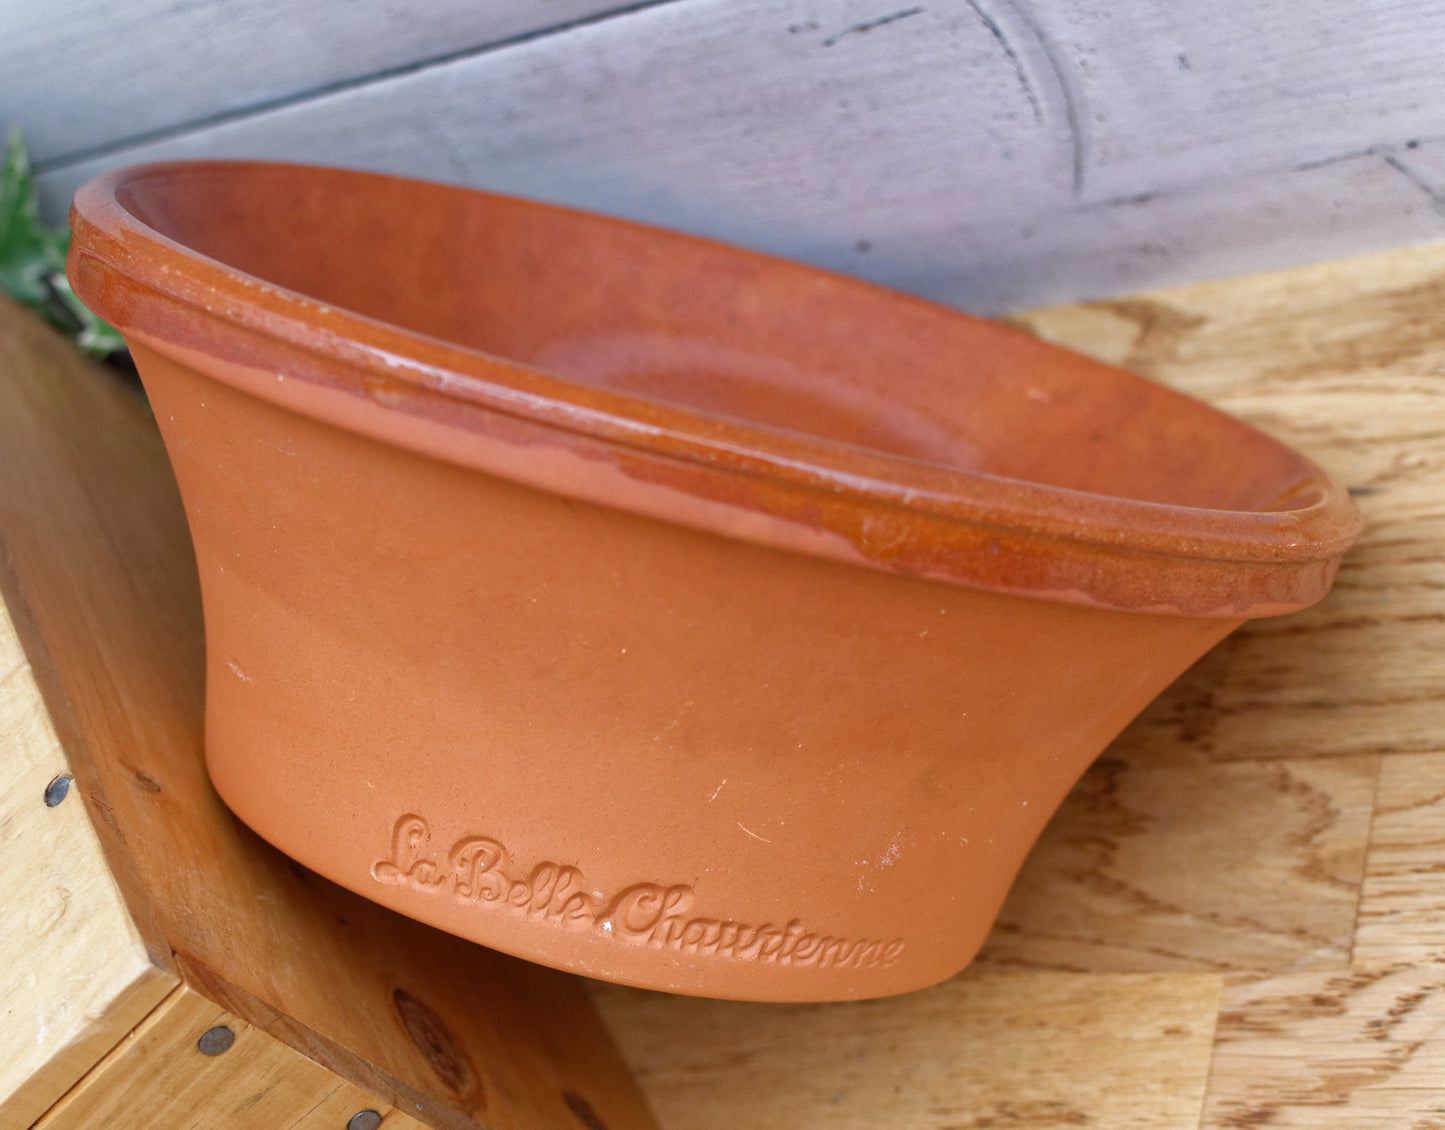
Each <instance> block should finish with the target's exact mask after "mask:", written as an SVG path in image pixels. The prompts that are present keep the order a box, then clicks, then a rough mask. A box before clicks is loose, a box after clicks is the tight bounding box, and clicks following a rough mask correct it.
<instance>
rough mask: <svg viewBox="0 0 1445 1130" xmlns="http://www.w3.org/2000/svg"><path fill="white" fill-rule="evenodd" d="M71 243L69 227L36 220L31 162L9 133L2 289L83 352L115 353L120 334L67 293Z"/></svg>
mask: <svg viewBox="0 0 1445 1130" xmlns="http://www.w3.org/2000/svg"><path fill="white" fill-rule="evenodd" d="M69 245H70V230H69V229H68V228H64V227H62V228H58V229H50V228H47V227H46V226H45V225H44V224H42V223H41V222H40V205H39V201H38V199H37V196H36V192H35V179H34V177H33V176H32V175H31V171H30V158H29V156H28V155H27V154H26V152H25V145H24V143H23V142H22V141H21V140H20V135H19V134H18V133H11V134H10V139H9V141H8V143H7V144H6V146H5V165H4V168H3V169H0V290H3V291H4V292H5V293H6V294H8V295H10V297H11V298H14V299H15V300H16V301H17V302H20V303H22V304H23V305H25V306H28V307H30V308H31V309H32V310H34V311H35V312H36V313H38V314H39V315H40V316H41V317H43V318H44V319H45V320H46V321H48V322H49V323H50V324H51V325H53V326H55V327H57V328H58V329H60V330H63V331H64V332H65V333H68V334H69V335H70V336H71V337H73V338H74V339H75V340H76V342H77V344H79V345H80V347H81V348H82V349H84V350H86V351H87V352H89V353H93V354H96V355H97V356H102V357H103V356H106V355H107V354H110V353H116V352H118V351H120V350H122V349H124V348H125V343H124V342H123V341H122V340H121V337H120V334H119V333H117V332H116V331H115V330H114V329H113V328H112V327H110V326H108V325H106V324H105V323H104V322H103V321H101V320H100V319H99V318H98V317H96V316H95V314H94V313H92V312H91V311H90V309H89V308H87V307H86V305H85V304H84V303H83V302H81V301H80V299H79V298H78V297H76V294H75V291H73V290H71V289H70V281H69V280H68V279H67V278H66V277H65V253H66V251H67V249H68V248H69Z"/></svg>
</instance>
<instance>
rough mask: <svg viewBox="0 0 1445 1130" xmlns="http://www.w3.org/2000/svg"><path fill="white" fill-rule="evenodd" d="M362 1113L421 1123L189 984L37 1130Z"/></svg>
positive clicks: (249, 1125)
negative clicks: (217, 1037) (210, 998)
mask: <svg viewBox="0 0 1445 1130" xmlns="http://www.w3.org/2000/svg"><path fill="white" fill-rule="evenodd" d="M217 1029H220V1030H222V1031H221V1032H217V1031H216V1030H217ZM207 1033H211V1036H210V1037H208V1036H207ZM217 1035H220V1036H222V1037H223V1038H222V1039H221V1041H220V1042H217V1043H214V1044H209V1045H208V1044H206V1043H205V1041H206V1040H207V1039H214V1037H215V1036H217ZM203 1047H208V1048H209V1052H210V1054H208V1053H207V1051H203V1050H202V1048H203ZM221 1048H223V1049H224V1050H217V1049H221ZM363 1111H372V1112H373V1113H375V1114H376V1115H377V1116H378V1118H379V1121H378V1122H377V1123H376V1126H377V1127H386V1130H423V1124H422V1123H420V1122H418V1121H417V1120H416V1119H414V1118H412V1117H410V1116H409V1115H408V1114H406V1113H405V1112H404V1111H398V1110H396V1109H395V1108H394V1107H391V1106H390V1105H388V1104H387V1103H385V1102H383V1101H381V1100H380V1099H378V1098H377V1097H376V1096H375V1095H371V1094H368V1093H367V1092H366V1091H363V1090H362V1089H361V1088H360V1087H356V1086H353V1085H352V1084H350V1083H346V1082H343V1081H342V1080H341V1079H339V1078H337V1077H336V1076H335V1075H333V1074H332V1073H331V1072H329V1071H327V1070H326V1068H324V1067H322V1066H321V1065H320V1064H318V1063H315V1062H313V1061H312V1060H309V1059H307V1058H306V1057H305V1056H303V1055H302V1054H301V1053H300V1052H298V1051H295V1050H294V1049H292V1048H289V1047H287V1046H286V1045H285V1044H283V1043H282V1042H281V1041H280V1040H277V1039H275V1038H273V1037H271V1036H268V1035H267V1034H266V1033H265V1032H262V1031H261V1030H260V1029H258V1028H255V1027H253V1026H252V1025H250V1024H247V1023H246V1022H245V1021H244V1020H241V1019H240V1018H238V1017H236V1016H233V1015H231V1014H230V1013H229V1012H227V1011H226V1010H225V1009H223V1008H221V1007H220V1006H219V1005H217V1004H215V1003H213V1002H212V1001H209V1000H207V999H206V998H205V997H203V996H201V995H200V994H199V993H197V992H194V991H193V990H191V989H188V988H185V987H184V986H183V987H181V988H178V989H176V990H175V991H174V992H173V993H172V994H171V995H170V996H168V997H167V998H165V1000H164V1001H163V1002H162V1004H161V1005H160V1007H158V1008H157V1009H156V1010H155V1011H154V1012H152V1013H151V1014H150V1015H149V1016H147V1017H146V1018H145V1020H144V1021H143V1022H142V1023H141V1024H139V1025H137V1026H136V1028H135V1030H134V1031H132V1032H129V1033H128V1034H127V1035H126V1037H125V1039H123V1040H122V1041H121V1042H120V1043H119V1044H118V1045H117V1046H116V1047H115V1049H114V1050H113V1051H112V1052H111V1053H110V1054H109V1055H108V1056H106V1057H105V1058H104V1059H103V1060H101V1061H100V1062H99V1063H97V1064H96V1065H95V1067H94V1068H93V1069H92V1070H91V1071H90V1072H88V1073H87V1074H86V1076H85V1078H84V1079H82V1080H81V1081H80V1083H79V1084H78V1085H77V1086H76V1087H75V1088H74V1089H73V1090H71V1091H70V1093H69V1094H67V1095H66V1096H65V1097H64V1098H63V1099H62V1100H61V1101H60V1102H59V1103H57V1104H56V1105H55V1107H54V1108H53V1109H52V1110H50V1111H49V1113H47V1114H46V1115H45V1117H44V1118H42V1119H41V1120H40V1121H39V1122H38V1123H37V1124H36V1127H35V1130H93V1128H94V1127H98V1126H127V1125H131V1126H133V1125H138V1124H139V1125H145V1126H165V1127H170V1126H175V1127H192V1126H218V1127H219V1126H224V1127H227V1128H228V1130H341V1128H342V1127H344V1126H346V1125H347V1123H348V1121H350V1119H351V1118H352V1117H353V1116H355V1115H357V1114H360V1113H362V1112H363Z"/></svg>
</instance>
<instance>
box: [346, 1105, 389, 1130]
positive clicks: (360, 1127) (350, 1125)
mask: <svg viewBox="0 0 1445 1130" xmlns="http://www.w3.org/2000/svg"><path fill="white" fill-rule="evenodd" d="M380 1125H381V1115H379V1114H377V1113H376V1111H374V1110H358V1111H357V1112H356V1113H355V1114H353V1115H352V1116H351V1120H350V1121H349V1122H347V1124H346V1130H376V1128H377V1127H378V1126H380Z"/></svg>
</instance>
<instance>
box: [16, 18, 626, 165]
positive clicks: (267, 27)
mask: <svg viewBox="0 0 1445 1130" xmlns="http://www.w3.org/2000/svg"><path fill="white" fill-rule="evenodd" d="M628 6H629V5H628V4H627V3H626V2H625V0H549V2H548V3H545V4H536V3H528V2H526V0H487V3H485V4H473V3H466V2H465V0H446V2H443V3H436V2H432V3H428V4H426V5H425V6H424V7H422V6H417V5H412V4H395V3H387V2H386V0H350V2H340V0H314V2H312V3H308V4H307V5H306V6H305V7H304V8H298V7H297V6H296V5H295V4H289V3H286V2H285V0H224V2H223V0H201V2H199V3H186V4H177V3H174V2H173V0H132V2H130V3H126V4H114V3H108V2H106V0H68V2H67V3H64V4H58V5H57V4H52V3H48V2H47V0H6V3H4V4H0V106H3V107H4V108H5V119H6V120H5V121H4V122H3V123H0V125H5V126H7V127H11V128H19V129H23V130H24V132H25V137H26V140H27V143H28V144H29V147H30V150H31V153H32V155H33V156H34V157H35V159H36V160H37V161H40V162H42V163H43V162H47V161H54V160H59V159H64V158H65V157H66V156H67V155H69V154H74V153H76V152H79V151H84V150H88V149H91V148H93V147H96V146H107V145H115V144H117V143H119V142H122V141H124V140H126V139H128V138H135V137H139V136H144V135H146V134H149V133H153V132H156V131H163V130H170V129H176V128H177V127H181V126H184V125H186V124H187V123H195V122H198V121H204V120H209V119H212V118H214V117H216V116H218V115H219V116H224V115H229V114H235V113H238V112H244V111H245V110H246V109H248V108H253V107H257V106H259V105H267V104H270V103H275V102H278V101H284V100H286V99H288V98H295V97H297V96H301V95H306V94H315V93H316V92H317V91H319V90H325V89H328V88H331V87H335V86H337V85H343V84H345V83H348V82H353V81H357V80H361V79H365V78H366V77H367V76H372V75H375V74H376V73H377V72H379V71H381V72H385V71H391V70H394V69H396V68H401V67H406V66H410V65H416V64H418V63H421V62H424V61H426V60H434V59H436V58H439V57H442V58H445V57H451V56H455V55H459V54H461V55H464V54H468V53H475V52H478V51H482V50H485V49H486V48H487V47H488V46H489V45H494V44H497V43H500V42H503V41H507V40H509V39H512V38H515V37H517V36H524V35H527V34H530V33H536V32H539V31H543V30H545V29H548V28H554V27H557V26H559V25H566V24H570V23H572V22H574V21H577V20H580V19H587V18H590V17H595V16H598V15H600V14H602V13H605V12H608V11H612V10H615V9H618V8H624V7H628ZM80 71H83V72H84V74H85V75H86V81H85V82H75V81H74V76H75V74H76V73H77V72H80Z"/></svg>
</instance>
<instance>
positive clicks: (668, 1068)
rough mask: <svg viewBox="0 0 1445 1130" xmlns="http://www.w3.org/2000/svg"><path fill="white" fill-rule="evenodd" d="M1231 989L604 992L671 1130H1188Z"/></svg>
mask: <svg viewBox="0 0 1445 1130" xmlns="http://www.w3.org/2000/svg"><path fill="white" fill-rule="evenodd" d="M1221 981H1222V978H1221V977H1219V976H1217V975H1213V974H1199V973H1193V974H1175V975H1170V976H1158V975H1155V976H1150V975H1147V974H1144V975H1129V974H1112V975H1107V976H1104V975H1096V976H1081V975H1079V974H1069V973H1034V972H1031V973H1023V974H1016V975H999V974H997V973H992V972H980V971H976V972H971V973H968V974H966V975H964V976H962V977H958V978H955V979H954V980H952V981H950V982H948V983H946V984H944V985H941V986H939V987H938V988H936V989H932V990H928V991H925V992H921V993H911V994H909V995H908V996H905V997H898V998H895V999H893V1000H886V1001H871V1002H863V1003H858V1004H842V1005H777V1006H758V1005H747V1004H737V1003H733V1002H721V1001H703V1000H686V999H683V998H668V997H665V996H661V995H659V994H655V993H642V992H636V991H629V990H625V989H619V988H615V987H611V986H608V987H600V986H599V987H598V989H597V990H596V992H595V993H594V999H595V1000H596V1001H597V1003H598V1005H599V1006H600V1007H601V1008H602V1010H603V1013H604V1015H606V1016H607V1018H608V1020H609V1021H610V1023H611V1024H612V1026H613V1029H614V1031H616V1032H617V1033H618V1036H619V1039H620V1041H621V1044H622V1049H623V1053H624V1054H625V1055H626V1056H627V1057H628V1059H629V1061H630V1062H631V1063H632V1064H633V1066H634V1067H635V1069H636V1070H637V1074H638V1079H639V1081H640V1082H641V1083H642V1085H643V1086H644V1087H645V1088H646V1090H647V1093H648V1096H649V1097H650V1098H651V1100H652V1103H653V1105H654V1107H655V1108H656V1110H657V1115H658V1119H659V1120H660V1121H661V1123H662V1125H663V1126H665V1127H667V1130H724V1128H727V1130H732V1128H735V1127H742V1126H756V1127H765V1126H766V1127H773V1126H777V1127H828V1128H830V1130H877V1128H880V1127H888V1128H892V1127H898V1128H903V1127H977V1128H979V1130H982V1128H984V1127H1014V1126H1032V1127H1040V1126H1047V1127H1071V1126H1107V1127H1109V1128H1110V1130H1146V1128H1154V1127H1166V1126H1167V1127H1186V1126H1188V1127H1192V1126H1194V1125H1196V1124H1197V1122H1198V1120H1199V1112H1200V1104H1201V1102H1202V1100H1203V1098H1204V1084H1205V1078H1206V1075H1207V1074H1208V1065H1209V1048H1210V1044H1211V1042H1212V1040H1213V1036H1214V1019H1215V1014H1216V1012H1217V1010H1218V1008H1219V994H1220V983H1221Z"/></svg>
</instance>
